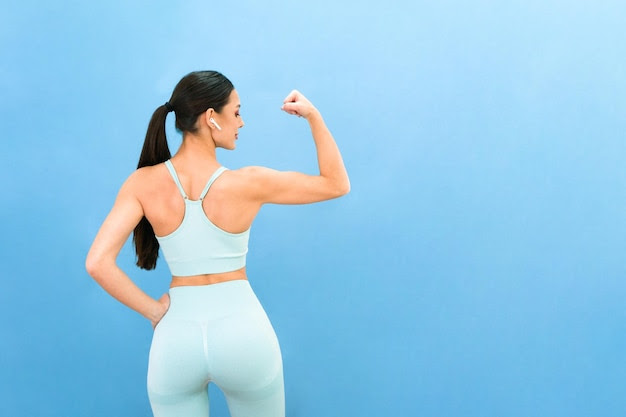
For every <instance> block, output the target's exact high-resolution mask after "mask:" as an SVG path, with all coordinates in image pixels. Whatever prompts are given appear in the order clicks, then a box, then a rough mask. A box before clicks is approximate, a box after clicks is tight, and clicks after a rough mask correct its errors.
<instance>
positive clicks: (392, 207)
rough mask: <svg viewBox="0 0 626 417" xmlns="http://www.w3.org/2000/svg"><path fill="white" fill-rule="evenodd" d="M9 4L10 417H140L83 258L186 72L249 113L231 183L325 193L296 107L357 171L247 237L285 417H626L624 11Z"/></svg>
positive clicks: (128, 261)
mask: <svg viewBox="0 0 626 417" xmlns="http://www.w3.org/2000/svg"><path fill="white" fill-rule="evenodd" d="M2 3H3V4H2V13H0V53H1V55H2V59H1V61H0V96H1V97H2V99H1V100H0V115H1V116H0V132H2V137H3V139H2V144H3V152H2V155H1V156H0V162H1V164H0V175H1V178H2V189H3V203H2V205H1V207H0V210H1V211H0V214H1V218H2V229H3V233H2V235H1V237H0V239H1V253H2V264H3V268H2V269H3V272H2V277H3V279H2V283H3V284H2V290H1V291H0V352H1V355H0V415H7V416H9V415H11V416H18V415H19V416H34V415H37V416H63V417H66V416H86V415H89V416H111V415H115V416H127V415H128V416H130V415H133V416H149V415H150V411H149V404H148V399H147V395H146V391H145V373H146V368H147V354H148V348H149V343H150V338H151V332H152V330H151V328H150V325H149V323H148V322H147V321H146V320H145V319H143V318H142V317H140V316H139V315H137V314H136V313H134V312H132V311H131V310H129V309H127V308H126V307H124V306H123V305H121V304H119V303H117V302H116V301H115V300H113V299H112V298H111V297H109V296H108V295H107V294H106V293H105V292H104V291H103V290H101V289H100V288H99V287H98V286H97V285H96V283H95V282H94V281H93V280H91V278H89V276H88V275H87V274H86V272H85V270H84V258H85V255H86V253H87V250H88V248H89V245H90V243H91V241H92V239H93V238H94V236H95V233H96V232H97V229H98V227H99V225H100V223H101V222H102V220H103V219H104V217H105V215H106V213H107V212H108V210H109V209H110V207H111V205H112V203H113V200H114V198H115V195H116V193H117V190H118V189H119V187H120V185H121V183H122V182H123V181H124V179H125V178H126V177H127V176H128V175H129V174H130V173H131V172H132V171H133V169H134V168H135V166H136V163H137V159H138V156H139V152H140V149H141V145H142V142H143V137H144V135H145V129H146V127H147V123H148V120H149V118H150V115H151V114H152V111H153V110H154V109H155V108H156V107H157V106H159V105H161V104H162V103H163V102H165V101H166V100H167V99H168V98H169V96H170V94H171V91H172V89H173V87H174V85H175V83H176V82H177V81H178V80H179V79H180V78H181V77H182V76H183V75H184V74H186V73H188V72H190V71H193V70H198V69H217V70H220V71H222V72H223V73H224V74H226V75H227V76H228V77H229V78H230V79H231V80H232V81H233V82H234V83H235V85H236V87H237V89H238V91H239V93H240V96H241V100H242V104H243V108H242V114H243V117H244V120H245V121H246V127H245V128H244V129H243V130H242V131H241V134H240V139H239V141H238V149H237V150H236V151H235V152H221V153H220V154H219V157H220V158H221V161H222V163H223V164H224V165H226V166H228V167H230V168H237V167H240V166H245V165H267V166H271V167H273V168H277V169H285V170H301V171H305V172H311V173H313V172H315V168H316V165H315V163H316V161H315V154H314V147H313V144H312V141H311V140H310V138H309V133H308V129H307V126H306V123H305V122H304V121H302V120H300V119H298V118H294V117H289V116H287V115H286V114H284V113H282V112H280V111H279V107H280V105H281V103H282V99H283V98H284V96H285V95H286V94H287V93H288V92H289V91H290V90H291V89H292V88H298V89H300V90H301V91H302V92H304V93H305V94H306V95H307V96H308V97H309V98H310V99H311V100H312V101H313V102H314V103H315V104H316V105H317V106H318V108H319V109H320V110H321V111H322V113H323V114H324V115H325V118H326V121H327V123H328V125H329V126H330V127H331V129H332V131H333V133H334V134H335V137H336V139H337V141H338V143H339V144H340V147H341V149H342V151H343V154H344V159H345V162H346V165H347V167H348V170H349V173H350V176H351V181H352V192H351V193H350V194H349V195H348V196H346V197H345V198H342V199H339V200H335V201H331V202H326V203H321V204H316V205H311V206H297V207H289V206H267V207H265V208H264V209H263V210H262V212H261V214H260V215H259V217H258V218H257V221H256V222H255V224H254V226H253V234H252V237H251V242H250V254H249V257H248V272H249V276H250V280H251V283H252V285H253V287H254V288H255V290H256V292H257V294H258V296H259V298H260V299H261V301H262V303H263V304H264V306H265V308H266V310H267V311H268V314H269V315H270V318H271V319H272V322H273V324H274V327H275V329H276V332H277V334H278V337H279V339H280V342H281V346H282V349H283V355H284V363H285V379H286V394H287V413H288V415H289V416H291V417H306V416H320V415H324V416H329V417H330V416H383V415H386V416H394V415H420V416H592V415H594V416H600V415H601V416H623V415H626V388H625V384H624V379H625V378H626V361H625V359H626V338H625V337H624V331H625V330H626V314H625V307H624V299H625V297H626V282H625V281H624V277H625V276H626V267H625V262H624V248H625V247H626V246H625V244H626V216H625V213H626V195H625V193H624V190H625V186H626V173H625V170H624V162H623V160H624V156H625V155H626V144H625V141H624V137H623V135H624V131H625V128H626V123H625V117H624V116H625V114H626V99H625V97H626V82H625V77H624V74H625V70H626V48H625V46H624V45H626V31H624V26H623V25H624V21H625V18H626V6H625V5H624V3H623V2H620V1H602V0H600V1H594V2H591V1H557V0H549V1H506V2H497V1H474V2H463V1H459V0H447V1H446V0H444V1H438V2H425V1H408V0H405V1H387V2H367V1H366V2H361V1H358V2H357V1H346V2H336V1H330V0H320V1H315V2H306V3H301V2H279V1H264V2H252V1H240V2H232V3H231V2H209V1H187V2H184V4H176V3H177V2H171V1H170V2H163V1H139V2H124V1H119V0H114V1H107V2H101V3H98V2H79V1H65V2H62V4H56V3H57V2H41V1H32V0H23V1H19V2H7V1H3V2H2ZM181 3H182V2H181ZM172 119H173V118H170V119H169V120H168V129H169V130H168V132H169V139H170V146H171V148H172V150H175V149H176V148H177V146H178V144H179V143H180V138H179V136H177V135H176V133H175V131H174V129H173V124H172ZM133 261H134V256H133V252H132V247H131V246H130V245H127V246H126V247H125V248H124V250H123V252H122V253H121V255H120V258H119V264H120V265H121V266H122V267H123V268H124V269H125V270H126V271H128V272H129V273H130V275H131V276H132V277H133V279H134V280H135V281H136V282H137V283H138V284H139V285H140V286H141V287H142V288H144V289H145V290H146V291H147V292H148V293H150V294H151V295H153V296H155V297H158V296H160V295H161V294H162V293H163V292H164V291H166V290H167V286H168V280H169V277H168V271H167V268H166V267H165V265H164V264H163V263H162V262H161V263H160V265H159V267H158V268H157V270H156V272H151V273H146V272H143V271H140V270H138V269H137V268H135V267H134V266H133V265H134V262H133ZM211 393H212V404H211V406H212V415H214V416H225V415H226V411H225V403H224V400H223V397H222V396H221V395H220V393H219V391H217V390H216V389H215V388H211Z"/></svg>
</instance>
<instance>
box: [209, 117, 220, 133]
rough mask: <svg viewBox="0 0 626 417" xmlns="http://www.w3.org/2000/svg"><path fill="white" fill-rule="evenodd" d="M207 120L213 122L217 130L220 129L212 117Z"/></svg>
mask: <svg viewBox="0 0 626 417" xmlns="http://www.w3.org/2000/svg"><path fill="white" fill-rule="evenodd" d="M209 122H211V123H213V126H215V127H216V128H217V130H222V128H221V127H220V125H218V124H217V122H216V121H215V119H214V118H212V117H211V118H210V119H209Z"/></svg>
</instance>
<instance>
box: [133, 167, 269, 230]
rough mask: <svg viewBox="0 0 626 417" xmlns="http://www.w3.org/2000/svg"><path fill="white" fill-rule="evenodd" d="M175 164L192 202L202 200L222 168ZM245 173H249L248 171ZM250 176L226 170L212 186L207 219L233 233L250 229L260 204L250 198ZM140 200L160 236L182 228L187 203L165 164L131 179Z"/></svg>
mask: <svg viewBox="0 0 626 417" xmlns="http://www.w3.org/2000/svg"><path fill="white" fill-rule="evenodd" d="M172 165H173V167H174V169H175V172H176V174H177V176H178V179H179V181H180V184H181V186H182V188H183V190H184V192H185V194H186V195H187V197H188V198H189V199H190V200H198V199H199V196H200V193H201V192H202V190H203V189H204V187H205V186H206V184H207V182H208V180H209V178H211V175H212V174H213V173H214V172H215V171H216V170H217V169H218V168H219V165H216V166H210V167H207V168H206V169H201V170H197V172H193V171H192V170H191V169H190V167H186V166H184V165H183V164H181V163H177V161H176V160H172ZM244 171H245V170H244ZM245 183H246V174H245V172H242V171H234V170H233V171H231V170H226V171H225V172H223V173H222V174H221V175H220V176H219V177H218V178H217V179H216V180H215V181H214V182H213V184H211V187H210V188H209V190H208V192H207V194H206V196H205V197H204V199H203V200H202V203H201V204H202V208H203V211H204V213H205V215H206V217H207V219H208V220H209V221H210V222H211V223H213V224H214V225H216V226H217V227H219V228H220V229H222V230H224V231H226V232H229V233H241V232H244V231H246V230H248V229H249V228H250V226H251V224H252V221H253V220H254V217H255V216H256V214H257V213H258V211H259V208H260V204H258V203H256V202H254V200H253V199H251V198H250V196H248V195H246V194H247V193H246V186H245ZM131 184H132V188H133V190H134V193H135V195H136V196H137V199H138V200H139V202H140V203H141V205H142V207H143V209H144V213H145V216H146V218H147V219H148V221H149V222H150V224H151V225H152V228H153V229H154V233H155V235H156V236H159V237H161V236H167V235H169V234H171V233H172V232H174V231H175V230H177V229H178V227H179V226H180V225H181V223H182V221H183V218H184V215H185V200H184V197H183V196H182V194H181V192H180V190H179V189H178V187H177V185H176V182H175V180H174V178H173V177H172V175H171V174H170V172H169V171H168V169H167V167H166V166H165V164H158V165H155V166H151V167H145V168H140V169H138V170H137V171H136V172H135V174H133V176H131V178H129V185H131Z"/></svg>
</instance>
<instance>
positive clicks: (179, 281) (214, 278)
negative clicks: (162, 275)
mask: <svg viewBox="0 0 626 417" xmlns="http://www.w3.org/2000/svg"><path fill="white" fill-rule="evenodd" d="M238 279H248V277H247V276H246V267H245V266H244V267H243V268H241V269H238V270H236V271H230V272H222V273H219V274H202V275H193V276H190V277H172V283H171V284H170V288H174V287H184V286H190V285H211V284H219V283H220V282H226V281H234V280H238Z"/></svg>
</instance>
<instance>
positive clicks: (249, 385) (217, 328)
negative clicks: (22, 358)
mask: <svg viewBox="0 0 626 417" xmlns="http://www.w3.org/2000/svg"><path fill="white" fill-rule="evenodd" d="M240 107H241V106H240V102H239V96H238V94H237V91H236V90H235V89H234V87H233V85H232V83H231V82H230V81H229V80H228V79H227V78H226V77H224V76H223V75H222V74H220V73H218V72H215V71H201V72H193V73H191V74H188V75H187V76H185V77H183V79H181V80H180V82H179V83H178V84H177V86H176V88H175V89H174V92H173V93H172V96H171V98H170V100H169V101H168V102H166V103H165V104H164V105H162V106H160V107H159V108H157V109H156V111H155V112H154V114H153V115H152V119H151V120H150V124H149V126H148V132H147V134H146V140H145V143H144V146H143V149H142V152H141V157H140V159H139V165H138V169H137V170H136V171H135V172H134V173H133V174H131V175H130V177H129V178H128V179H127V180H126V182H125V183H124V184H123V185H122V187H121V189H120V191H119V194H118V196H117V199H116V201H115V204H114V206H113V208H112V209H111V212H110V213H109V215H108V216H107V218H106V219H105V221H104V223H103V224H102V227H101V228H100V230H99V232H98V234H97V236H96V238H95V240H94V242H93V245H92V246H91V249H90V251H89V254H88V255H87V261H86V267H87V271H88V272H89V274H90V275H91V276H92V277H93V278H94V279H95V280H96V281H97V282H98V283H99V284H100V285H101V286H102V287H103V288H104V289H105V290H106V291H107V292H109V293H110V294H111V295H112V296H113V297H115V298H116V299H118V300H119V301H121V302H122V303H124V304H125V305H127V306H128V307H130V308H132V309H133V310H135V311H137V312H138V313H140V314H142V315H143V316H144V317H146V318H147V319H148V320H150V321H151V323H152V326H153V327H154V328H155V330H154V335H153V340H152V346H151V348H150V358H149V365H148V394H149V398H150V404H151V406H152V411H153V413H154V415H155V416H157V417H161V416H175V417H181V416H187V417H195V416H208V412H209V405H208V392H207V385H208V383H209V382H214V383H215V384H216V385H218V386H219V387H220V389H221V390H222V391H223V392H224V395H225V397H226V400H227V403H228V407H229V410H230V413H231V415H232V416H233V417H244V416H250V417H252V416H254V417H278V416H284V414H285V411H284V409H285V407H284V391H283V374H282V359H281V355H280V348H279V345H278V341H277V339H276V335H275V333H274V330H273V328H272V325H271V324H270V322H269V320H268V318H267V316H266V314H265V311H264V310H263V308H262V307H261V305H260V304H259V302H258V300H257V298H256V296H255V295H254V293H253V292H252V290H251V288H250V285H249V284H248V281H247V276H246V268H245V260H246V252H247V250H248V235H249V231H250V226H251V224H252V222H253V220H254V218H255V216H256V215H257V213H258V211H259V209H260V208H261V206H262V205H263V204H265V203H275V204H304V203H313V202H317V201H322V200H328V199H331V198H335V197H339V196H341V195H344V194H346V193H347V192H348V191H349V189H350V183H349V180H348V175H347V173H346V170H345V167H344V164H343V161H342V158H341V154H340V152H339V149H338V148H337V145H336V144H335V141H334V139H333V137H332V135H331V133H330V132H329V130H328V129H327V127H326V126H325V124H324V121H323V119H322V116H321V115H320V113H319V111H318V110H317V109H316V108H315V107H314V106H313V105H312V104H311V102H310V101H308V100H307V99H306V98H305V97H304V96H303V95H302V94H300V93H299V92H298V91H292V92H291V93H290V94H289V95H288V96H287V98H286V99H285V101H284V103H283V106H282V110H284V111H285V112H287V113H289V114H292V115H296V116H300V117H304V118H305V119H306V120H307V121H308V123H309V125H310V128H311V133H312V135H313V139H314V141H315V145H316V148H317V157H318V164H319V171H320V173H319V175H305V174H302V173H298V172H278V171H275V170H272V169H268V168H263V167H246V168H242V169H238V170H227V169H226V168H224V167H222V166H220V164H219V162H218V161H217V159H216V154H215V150H216V148H218V147H219V148H225V149H235V142H236V141H237V136H238V131H239V129H240V128H241V127H243V126H244V123H243V120H242V118H241V115H240V113H239V109H240ZM170 111H173V112H174V113H175V116H176V128H177V130H178V131H180V132H182V135H183V141H182V144H181V146H180V148H179V149H178V152H176V154H175V155H174V156H173V157H171V155H170V152H169V149H168V146H167V141H166V137H165V119H166V117H167V114H168V113H169V112H170ZM133 230H134V236H133V241H134V243H135V248H136V252H137V265H138V266H139V267H141V268H144V269H153V268H154V267H155V265H156V259H157V255H158V250H159V247H160V248H161V249H162V251H163V255H164V257H165V259H166V261H167V263H168V265H169V267H170V271H171V273H172V281H171V284H170V291H169V295H168V294H164V295H163V296H162V297H161V298H160V299H159V300H154V299H153V298H151V297H150V296H148V295H147V294H146V293H144V292H143V291H142V290H141V289H139V288H138V287H137V286H136V285H135V284H134V283H133V282H132V281H131V280H130V278H129V277H128V276H127V275H126V273H124V272H123V271H122V270H121V269H120V268H119V267H118V266H117V265H116V258H117V255H118V253H119V251H120V249H121V248H122V246H123V245H124V243H125V242H126V240H127V238H128V236H129V235H130V233H131V231H133Z"/></svg>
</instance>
